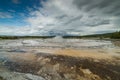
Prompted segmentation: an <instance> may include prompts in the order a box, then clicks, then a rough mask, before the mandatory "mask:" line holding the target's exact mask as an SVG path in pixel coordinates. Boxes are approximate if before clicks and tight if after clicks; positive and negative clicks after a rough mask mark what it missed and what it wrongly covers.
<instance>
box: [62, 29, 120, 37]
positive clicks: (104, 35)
mask: <svg viewBox="0 0 120 80" xmlns="http://www.w3.org/2000/svg"><path fill="white" fill-rule="evenodd" d="M63 38H73V39H74V38H99V39H105V38H109V39H120V31H119V32H114V33H105V34H94V35H85V36H63Z"/></svg>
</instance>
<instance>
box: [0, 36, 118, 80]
mask: <svg viewBox="0 0 120 80" xmlns="http://www.w3.org/2000/svg"><path fill="white" fill-rule="evenodd" d="M116 44H117V45H116ZM119 44H120V42H119V41H116V40H112V41H111V40H88V39H62V38H55V39H19V40H1V41H0V79H1V80H16V79H17V80H120V77H119V76H120V47H119Z"/></svg>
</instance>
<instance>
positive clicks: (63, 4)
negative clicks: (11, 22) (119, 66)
mask: <svg viewBox="0 0 120 80" xmlns="http://www.w3.org/2000/svg"><path fill="white" fill-rule="evenodd" d="M13 1H14V0H13ZM15 1H16V0H15ZM41 3H42V7H39V8H38V9H36V10H35V11H33V10H29V12H30V14H29V15H30V16H29V17H28V18H26V19H25V21H26V22H27V23H28V24H29V27H28V28H26V27H25V28H26V29H27V30H26V29H25V28H22V29H23V33H22V34H26V31H28V33H29V34H31V35H49V34H59V35H66V34H73V35H74V34H77V35H87V34H96V33H97V34H98V33H105V32H114V31H117V30H120V23H119V21H120V5H119V4H120V0H97V1H96V0H47V1H45V2H44V1H42V2H41ZM28 9H29V8H28ZM29 28H30V29H29ZM24 29H25V30H24Z"/></svg>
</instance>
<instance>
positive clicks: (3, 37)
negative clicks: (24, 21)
mask: <svg viewBox="0 0 120 80" xmlns="http://www.w3.org/2000/svg"><path fill="white" fill-rule="evenodd" d="M53 37H55V36H0V39H22V38H30V39H33V38H41V39H48V38H53Z"/></svg>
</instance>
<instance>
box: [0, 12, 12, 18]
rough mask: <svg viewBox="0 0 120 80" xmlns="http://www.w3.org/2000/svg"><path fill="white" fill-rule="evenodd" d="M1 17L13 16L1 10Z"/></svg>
mask: <svg viewBox="0 0 120 80" xmlns="http://www.w3.org/2000/svg"><path fill="white" fill-rule="evenodd" d="M0 18H12V16H11V14H9V13H5V12H0Z"/></svg>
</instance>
